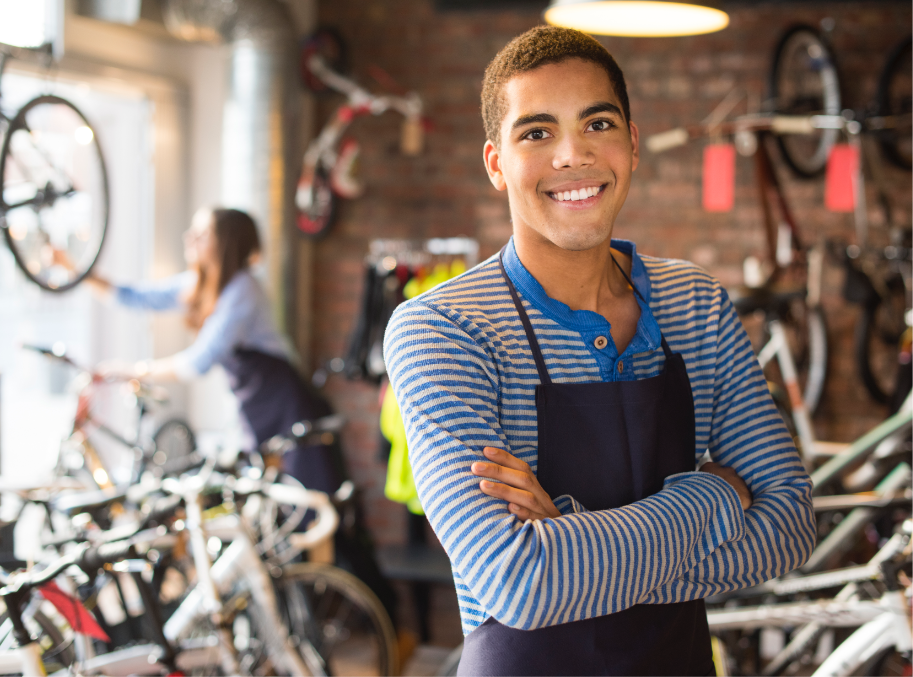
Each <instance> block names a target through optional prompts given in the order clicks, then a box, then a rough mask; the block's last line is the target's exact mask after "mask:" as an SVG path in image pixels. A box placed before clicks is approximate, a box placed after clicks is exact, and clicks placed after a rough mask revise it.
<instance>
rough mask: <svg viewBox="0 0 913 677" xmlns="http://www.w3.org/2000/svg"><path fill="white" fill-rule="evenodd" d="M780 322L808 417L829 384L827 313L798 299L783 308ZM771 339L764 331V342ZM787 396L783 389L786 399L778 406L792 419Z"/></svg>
mask: <svg viewBox="0 0 913 677" xmlns="http://www.w3.org/2000/svg"><path fill="white" fill-rule="evenodd" d="M778 319H779V320H780V322H781V323H782V325H783V328H784V330H785V331H786V337H787V341H788V342H789V349H790V352H791V353H792V356H793V361H794V362H795V363H796V372H797V374H798V376H799V387H800V388H801V389H802V400H803V402H804V403H805V408H806V410H807V411H808V414H809V416H814V414H815V412H816V411H817V410H818V407H819V406H820V405H821V398H822V396H823V394H824V386H825V382H826V381H827V360H828V340H827V323H826V321H825V318H824V311H823V310H822V309H821V307H820V306H808V305H806V303H805V301H803V300H801V299H797V300H795V301H793V302H792V303H790V305H789V306H788V307H785V308H783V310H782V311H781V313H780V314H779V318H778ZM769 338H770V337H769V335H768V334H767V332H766V329H765V333H764V339H763V343H767V341H768V340H769ZM778 368H779V365H778ZM785 393H786V391H785V389H784V390H783V394H784V397H783V399H782V401H778V406H781V407H782V409H783V410H784V411H787V412H789V413H790V416H791V412H792V408H791V407H790V406H789V399H788V397H785ZM775 399H776V398H775ZM781 413H782V412H781Z"/></svg>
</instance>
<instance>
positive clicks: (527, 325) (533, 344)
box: [498, 245, 552, 385]
mask: <svg viewBox="0 0 913 677" xmlns="http://www.w3.org/2000/svg"><path fill="white" fill-rule="evenodd" d="M506 248H507V245H504V247H503V248H502V249H501V253H500V254H499V255H498V265H499V266H500V267H501V275H503V276H504V280H505V282H507V289H508V290H509V291H510V297H511V298H512V299H513V300H514V306H515V307H516V308H517V314H518V315H519V316H520V321H521V322H522V323H523V330H524V331H525V332H526V340H527V341H529V347H530V348H531V349H532V351H533V359H534V360H535V361H536V369H537V370H538V371H539V380H540V381H541V382H542V383H545V384H546V385H551V383H552V379H551V377H550V376H549V375H548V369H547V368H546V366H545V358H543V357H542V351H541V350H540V349H539V342H538V341H537V340H536V334H535V333H534V332H533V325H532V323H531V322H530V321H529V315H527V314H526V309H525V308H524V307H523V303H521V302H520V296H519V294H517V290H516V288H515V287H514V283H513V282H511V280H510V276H509V275H508V274H507V271H506V270H505V269H504V249H506Z"/></svg>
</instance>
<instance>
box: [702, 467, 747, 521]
mask: <svg viewBox="0 0 913 677" xmlns="http://www.w3.org/2000/svg"><path fill="white" fill-rule="evenodd" d="M701 472H709V473H710V474H711V475H716V476H717V477H722V478H723V479H724V480H726V481H727V482H729V484H730V485H731V486H732V488H733V489H735V492H736V493H737V494H738V495H739V501H741V503H742V510H748V509H749V508H750V507H751V502H752V498H751V491H749V489H748V485H747V484H745V481H744V480H743V479H742V478H741V477H739V476H738V474H737V473H736V471H735V470H733V469H732V468H727V467H726V466H724V465H720V464H719V463H714V462H713V461H710V462H708V463H705V464H704V465H702V466H701Z"/></svg>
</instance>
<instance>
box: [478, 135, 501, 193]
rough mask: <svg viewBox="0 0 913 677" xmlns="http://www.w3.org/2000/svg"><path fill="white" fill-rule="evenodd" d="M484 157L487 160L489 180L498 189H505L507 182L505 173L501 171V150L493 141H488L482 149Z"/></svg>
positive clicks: (486, 168)
mask: <svg viewBox="0 0 913 677" xmlns="http://www.w3.org/2000/svg"><path fill="white" fill-rule="evenodd" d="M482 158H483V160H484V162H485V171H486V172H488V180H489V181H491V185H493V186H494V187H495V189H496V190H505V189H506V188H507V182H506V181H505V180H504V174H503V173H502V171H501V151H499V150H498V148H497V147H496V146H495V145H494V144H493V143H492V142H491V141H486V142H485V147H484V148H483V149H482Z"/></svg>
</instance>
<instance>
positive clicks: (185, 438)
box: [150, 418, 197, 475]
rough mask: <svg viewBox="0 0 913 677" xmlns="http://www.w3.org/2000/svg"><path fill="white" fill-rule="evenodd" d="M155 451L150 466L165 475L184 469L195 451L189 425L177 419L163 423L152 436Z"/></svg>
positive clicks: (195, 442)
mask: <svg viewBox="0 0 913 677" xmlns="http://www.w3.org/2000/svg"><path fill="white" fill-rule="evenodd" d="M152 442H153V444H154V446H155V451H154V452H153V454H152V458H151V459H150V460H151V461H152V466H153V467H154V468H158V469H160V470H161V472H162V473H163V474H165V475H167V474H169V473H173V472H180V471H182V470H185V469H186V466H187V463H188V459H189V458H190V456H191V454H193V452H194V451H196V448H197V441H196V437H194V434H193V430H191V429H190V425H189V424H188V423H187V422H186V421H183V420H181V419H179V418H173V419H169V420H167V421H165V422H164V423H162V425H160V426H159V428H158V430H156V431H155V434H154V435H153V436H152Z"/></svg>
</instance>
